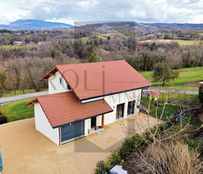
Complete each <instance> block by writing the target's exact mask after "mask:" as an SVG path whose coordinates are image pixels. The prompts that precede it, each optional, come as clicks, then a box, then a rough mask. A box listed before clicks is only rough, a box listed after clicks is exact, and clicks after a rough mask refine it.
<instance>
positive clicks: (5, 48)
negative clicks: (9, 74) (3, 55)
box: [0, 44, 35, 51]
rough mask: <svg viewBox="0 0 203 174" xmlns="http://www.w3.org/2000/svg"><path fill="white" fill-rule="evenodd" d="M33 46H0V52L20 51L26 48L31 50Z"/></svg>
mask: <svg viewBox="0 0 203 174" xmlns="http://www.w3.org/2000/svg"><path fill="white" fill-rule="evenodd" d="M33 47H35V44H29V45H0V50H6V51H12V50H20V49H26V48H33Z"/></svg>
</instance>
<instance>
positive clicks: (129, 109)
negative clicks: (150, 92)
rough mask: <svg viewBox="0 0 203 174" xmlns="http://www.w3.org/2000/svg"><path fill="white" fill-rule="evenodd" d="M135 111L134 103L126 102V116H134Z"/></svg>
mask: <svg viewBox="0 0 203 174" xmlns="http://www.w3.org/2000/svg"><path fill="white" fill-rule="evenodd" d="M134 111H135V101H130V102H128V115H132V114H134Z"/></svg>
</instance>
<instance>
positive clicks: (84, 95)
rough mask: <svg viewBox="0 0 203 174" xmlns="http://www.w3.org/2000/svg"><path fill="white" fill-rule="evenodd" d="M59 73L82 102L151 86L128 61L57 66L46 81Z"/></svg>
mask: <svg viewBox="0 0 203 174" xmlns="http://www.w3.org/2000/svg"><path fill="white" fill-rule="evenodd" d="M56 71H59V72H60V73H61V74H62V75H63V77H64V79H65V80H66V81H67V82H68V83H69V85H70V86H71V87H72V89H73V91H74V92H75V94H76V95H77V97H78V98H79V99H80V100H83V99H88V98H94V97H98V96H103V95H108V94H112V93H118V92H123V91H129V90H133V89H138V88H143V87H147V86H150V83H149V82H148V81H147V80H146V79H145V78H144V77H142V75H141V74H139V73H138V72H137V71H136V70H135V69H134V68H133V67H131V66H130V65H129V64H128V63H127V62H126V61H124V60H120V61H107V62H96V63H81V64H66V65H56V67H55V68H54V69H53V70H52V71H51V72H49V73H48V74H47V75H46V76H45V77H44V79H48V78H49V77H50V76H51V75H52V74H54V73H55V72H56Z"/></svg>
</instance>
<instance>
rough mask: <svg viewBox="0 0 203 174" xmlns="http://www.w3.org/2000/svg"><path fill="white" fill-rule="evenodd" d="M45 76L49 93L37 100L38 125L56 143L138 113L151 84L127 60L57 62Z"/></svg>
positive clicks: (77, 136)
mask: <svg viewBox="0 0 203 174" xmlns="http://www.w3.org/2000/svg"><path fill="white" fill-rule="evenodd" d="M43 79H47V80H48V87H49V94H48V95H46V96H41V97H38V98H36V99H34V100H33V101H32V102H30V103H29V105H34V112H35V127H36V129H37V130H38V131H40V132H41V133H42V134H44V135H45V136H47V137H48V138H49V139H50V140H52V141H53V142H54V143H56V144H57V145H60V144H63V143H66V142H69V141H71V140H74V139H76V138H79V137H83V136H87V135H88V134H90V133H91V132H92V131H96V130H98V129H102V128H104V126H105V125H108V124H110V123H113V122H115V121H117V120H118V119H120V118H126V117H128V116H129V115H136V114H138V112H139V109H138V106H139V104H140V100H141V93H142V89H143V88H145V87H148V86H150V83H149V82H148V81H147V80H145V79H144V78H143V77H142V76H141V75H140V74H139V73H138V72H137V71H136V70H135V69H134V68H133V67H131V66H130V65H129V64H128V63H127V62H126V61H124V60H121V61H107V62H97V63H81V64H67V65H56V67H55V68H54V69H52V70H51V71H50V72H49V73H48V74H47V75H45V76H44V78H43Z"/></svg>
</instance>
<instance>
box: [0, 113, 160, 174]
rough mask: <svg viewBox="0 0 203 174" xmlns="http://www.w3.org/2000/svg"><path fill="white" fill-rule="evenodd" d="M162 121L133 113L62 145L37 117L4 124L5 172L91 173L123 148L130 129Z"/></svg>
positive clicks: (0, 141) (0, 138) (1, 129)
mask: <svg viewBox="0 0 203 174" xmlns="http://www.w3.org/2000/svg"><path fill="white" fill-rule="evenodd" d="M159 123H160V121H158V120H156V119H155V118H152V117H148V116H146V115H143V114H140V115H137V116H131V117H129V118H128V119H125V120H120V121H118V122H116V123H113V124H111V125H109V126H106V127H105V130H104V131H102V132H99V133H96V134H92V135H89V136H88V137H85V138H81V139H79V140H76V141H73V142H70V143H67V144H64V145H62V146H57V145H55V144H54V143H52V142H51V141H50V140H49V139H47V138H46V137H45V136H43V135H42V134H40V133H39V132H37V131H36V130H35V129H34V119H33V118H32V119H26V120H21V121H16V122H12V123H8V124H5V125H1V126H0V147H1V148H2V151H3V164H4V170H3V174H45V173H47V174H69V173H70V174H81V173H82V174H86V173H87V174H91V173H94V170H95V167H96V163H97V162H98V161H99V160H103V159H105V158H106V157H107V156H108V155H109V153H110V151H112V150H114V149H116V148H117V147H119V146H120V145H121V143H122V141H123V140H124V139H125V138H126V137H127V136H128V133H129V132H130V133H132V132H139V133H141V132H143V131H145V130H146V128H149V127H153V126H154V125H156V124H159ZM129 130H130V131H129Z"/></svg>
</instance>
